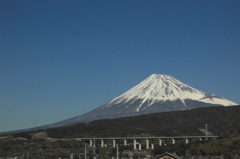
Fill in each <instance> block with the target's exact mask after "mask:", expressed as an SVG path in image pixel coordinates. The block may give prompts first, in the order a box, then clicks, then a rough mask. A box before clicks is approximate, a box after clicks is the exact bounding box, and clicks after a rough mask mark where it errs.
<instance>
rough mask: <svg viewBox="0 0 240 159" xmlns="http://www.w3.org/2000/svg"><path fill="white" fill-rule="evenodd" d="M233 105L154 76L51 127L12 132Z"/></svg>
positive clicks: (181, 84) (168, 78)
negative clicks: (98, 105)
mask: <svg viewBox="0 0 240 159" xmlns="http://www.w3.org/2000/svg"><path fill="white" fill-rule="evenodd" d="M232 105H238V104H237V103H234V102H232V101H229V100H227V99H224V98H221V97H218V96H216V95H215V94H207V93H204V92H202V91H199V90H197V89H195V88H193V87H190V86H188V85H186V84H184V83H182V82H180V81H179V80H177V79H175V78H173V77H172V76H170V75H162V74H152V75H151V76H149V77H148V78H146V79H145V80H143V81H142V82H141V83H139V84H138V85H136V86H134V87H133V88H131V89H130V90H128V91H127V92H125V93H123V94H122V95H120V96H118V97H116V98H114V99H113V100H111V101H109V102H107V103H106V104H103V105H102V106H100V107H97V108H96V109H94V110H92V111H90V112H88V113H85V114H83V115H79V116H76V117H73V118H70V119H67V120H63V121H60V122H57V123H53V124H49V125H44V126H40V127H35V128H31V129H25V130H19V131H12V133H16V132H22V131H31V130H38V129H46V128H53V127H60V126H66V125H71V124H77V123H88V122H91V121H94V120H100V119H115V118H120V117H126V116H136V115H142V114H150V113H158V112H169V111H179V110H190V109H195V108H202V107H210V106H232Z"/></svg>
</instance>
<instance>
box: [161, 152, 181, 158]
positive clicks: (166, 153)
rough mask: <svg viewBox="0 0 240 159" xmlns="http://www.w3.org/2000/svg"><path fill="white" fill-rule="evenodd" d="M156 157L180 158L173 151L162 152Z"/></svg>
mask: <svg viewBox="0 0 240 159" xmlns="http://www.w3.org/2000/svg"><path fill="white" fill-rule="evenodd" d="M156 159H182V157H180V156H178V155H176V154H175V153H169V152H165V153H164V154H161V155H158V156H156Z"/></svg>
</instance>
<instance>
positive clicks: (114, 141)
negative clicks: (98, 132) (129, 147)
mask: <svg viewBox="0 0 240 159" xmlns="http://www.w3.org/2000/svg"><path fill="white" fill-rule="evenodd" d="M112 141H113V147H116V140H114V139H113V140H112Z"/></svg>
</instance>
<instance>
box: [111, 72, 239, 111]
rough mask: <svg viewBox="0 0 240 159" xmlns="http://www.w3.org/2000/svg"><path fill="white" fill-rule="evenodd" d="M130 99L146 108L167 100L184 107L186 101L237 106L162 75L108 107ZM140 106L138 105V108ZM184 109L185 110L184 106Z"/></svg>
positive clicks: (150, 77) (113, 101)
mask: <svg viewBox="0 0 240 159" xmlns="http://www.w3.org/2000/svg"><path fill="white" fill-rule="evenodd" d="M132 99H134V100H138V99H141V101H142V104H143V103H145V102H146V101H148V103H149V104H148V106H151V105H152V104H153V103H154V102H159V101H163V102H164V101H167V100H169V101H175V100H181V101H182V103H183V104H184V105H185V100H186V99H191V100H197V101H200V102H205V103H211V104H219V105H224V106H229V105H237V104H236V103H234V102H231V101H229V100H226V99H223V98H220V97H217V96H215V95H214V94H211V95H209V94H207V93H204V92H202V91H199V90H197V89H195V88H192V87H190V86H188V85H186V84H184V83H182V82H180V81H179V80H177V79H175V78H173V77H172V76H170V75H163V74H152V75H151V76H149V77H148V78H146V79H145V80H143V81H142V82H141V83H139V84H138V85H136V86H135V87H133V88H131V89H130V90H128V91H127V92H125V93H123V94H122V95H120V96H118V97H116V98H115V99H113V100H112V101H110V102H109V103H108V106H110V104H113V103H114V104H117V103H120V102H123V101H124V103H126V102H128V101H129V100H132ZM142 104H140V105H139V108H140V107H141V105H142ZM185 107H186V108H187V106H186V105H185Z"/></svg>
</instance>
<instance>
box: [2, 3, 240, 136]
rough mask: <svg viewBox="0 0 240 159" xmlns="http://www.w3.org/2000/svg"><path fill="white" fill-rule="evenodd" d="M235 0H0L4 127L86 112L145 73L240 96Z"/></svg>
mask: <svg viewBox="0 0 240 159" xmlns="http://www.w3.org/2000/svg"><path fill="white" fill-rule="evenodd" d="M239 8H240V1H239V0H231V1H229V0H182V1H179V0H151V1H149V0H70V1H68V0H21V1H19V0H0V24H1V25H0V75H1V77H0V109H1V110H0V121H1V122H0V132H3V131H10V130H18V129H23V128H31V127H36V126H41V125H46V124H51V123H54V122H58V121H61V120H65V119H68V118H71V117H74V116H78V115H81V114H83V113H86V112H88V111H90V110H92V109H94V108H96V107H99V106H101V105H102V104H104V103H106V102H108V101H110V100H112V99H113V98H115V97H117V96H119V95H121V94H122V93H124V92H125V91H127V90H129V89H130V88H132V87H133V86H135V85H136V84H138V83H139V82H141V81H142V80H144V79H145V78H147V77H148V76H150V75H151V74H153V73H154V74H168V75H171V76H173V77H175V78H176V79H178V80H180V81H182V82H183V83H185V84H188V85H190V86H192V87H194V88H196V89H198V90H201V91H203V92H206V93H214V94H216V95H218V96H220V97H223V98H226V99H229V100H231V101H233V102H236V103H240V98H239V93H240V63H239V60H240V9H239Z"/></svg>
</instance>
